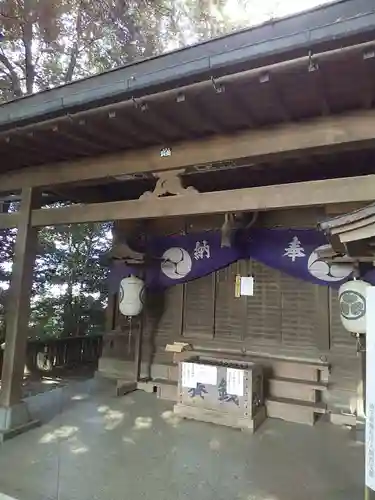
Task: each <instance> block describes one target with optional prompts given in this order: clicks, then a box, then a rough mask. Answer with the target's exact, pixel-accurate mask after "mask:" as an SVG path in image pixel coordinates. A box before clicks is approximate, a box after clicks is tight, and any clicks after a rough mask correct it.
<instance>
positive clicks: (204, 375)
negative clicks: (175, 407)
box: [195, 364, 217, 385]
mask: <svg viewBox="0 0 375 500" xmlns="http://www.w3.org/2000/svg"><path fill="white" fill-rule="evenodd" d="M195 366H196V380H197V382H200V383H201V384H208V385H216V384H217V367H216V366H212V365H198V364H197V365H195Z"/></svg>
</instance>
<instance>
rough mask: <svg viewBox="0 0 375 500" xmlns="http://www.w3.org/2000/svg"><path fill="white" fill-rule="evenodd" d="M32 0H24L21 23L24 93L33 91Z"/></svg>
mask: <svg viewBox="0 0 375 500" xmlns="http://www.w3.org/2000/svg"><path fill="white" fill-rule="evenodd" d="M31 1H32V0H24V2H25V3H24V8H25V20H24V25H23V44H24V47H25V77H26V93H27V94H32V93H33V91H34V80H35V68H34V63H33V23H32V4H31Z"/></svg>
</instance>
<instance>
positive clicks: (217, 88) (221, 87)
mask: <svg viewBox="0 0 375 500" xmlns="http://www.w3.org/2000/svg"><path fill="white" fill-rule="evenodd" d="M211 83H212V86H213V88H214V90H215V92H216V93H217V94H221V93H222V92H224V91H225V87H224V85H220V84H217V82H216V80H215V78H214V77H213V76H211Z"/></svg>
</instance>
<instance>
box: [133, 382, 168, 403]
mask: <svg viewBox="0 0 375 500" xmlns="http://www.w3.org/2000/svg"><path fill="white" fill-rule="evenodd" d="M137 389H139V390H142V391H145V392H149V393H155V394H156V395H157V397H158V398H159V399H164V400H167V401H177V383H176V382H173V381H169V380H164V379H154V380H140V381H139V382H138V383H137Z"/></svg>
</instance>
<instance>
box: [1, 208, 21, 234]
mask: <svg viewBox="0 0 375 500" xmlns="http://www.w3.org/2000/svg"><path fill="white" fill-rule="evenodd" d="M18 221H19V213H18V212H16V213H10V214H4V213H2V214H0V230H1V229H7V228H11V227H17V225H18Z"/></svg>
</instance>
